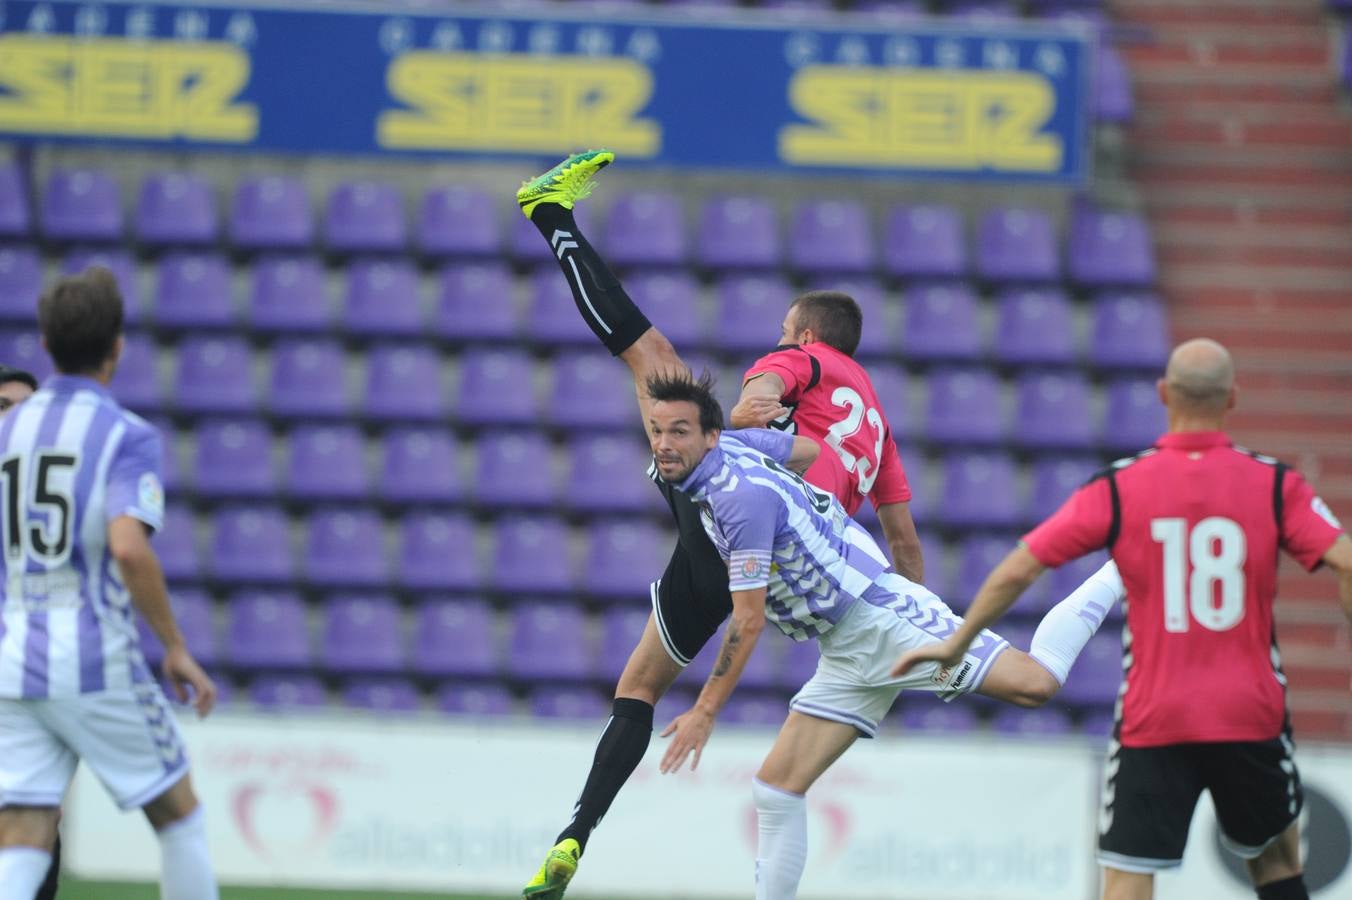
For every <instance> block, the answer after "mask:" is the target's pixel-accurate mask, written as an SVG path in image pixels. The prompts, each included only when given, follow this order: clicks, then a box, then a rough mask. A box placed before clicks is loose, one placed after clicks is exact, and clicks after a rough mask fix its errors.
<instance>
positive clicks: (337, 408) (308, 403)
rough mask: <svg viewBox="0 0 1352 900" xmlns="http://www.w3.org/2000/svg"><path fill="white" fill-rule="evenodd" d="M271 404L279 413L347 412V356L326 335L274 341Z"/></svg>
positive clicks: (319, 415) (343, 413) (344, 413)
mask: <svg viewBox="0 0 1352 900" xmlns="http://www.w3.org/2000/svg"><path fill="white" fill-rule="evenodd" d="M267 405H268V408H269V409H271V410H272V412H273V413H274V414H276V415H280V416H299V417H306V416H315V417H329V416H345V415H347V414H348V412H349V410H350V408H351V405H350V404H349V402H348V393H347V359H346V357H345V356H344V354H343V348H342V347H341V346H339V345H338V344H337V343H336V342H334V341H331V340H327V339H322V338H320V339H309V338H282V339H281V340H279V341H277V343H275V344H273V345H272V386H271V388H270V389H269V391H268V397H267Z"/></svg>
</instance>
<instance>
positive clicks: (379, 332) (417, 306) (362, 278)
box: [342, 259, 423, 337]
mask: <svg viewBox="0 0 1352 900" xmlns="http://www.w3.org/2000/svg"><path fill="white" fill-rule="evenodd" d="M342 326H343V329H344V330H346V331H348V332H350V333H351V334H353V335H355V336H358V337H364V336H372V337H388V336H394V337H409V336H412V335H417V334H421V333H422V330H423V314H422V302H421V300H420V299H419V298H418V273H417V272H416V271H415V270H414V268H413V266H412V265H411V264H410V263H409V262H407V261H406V260H402V259H358V260H354V261H352V262H351V263H349V264H348V267H347V295H346V300H345V305H344V307H343V315H342Z"/></svg>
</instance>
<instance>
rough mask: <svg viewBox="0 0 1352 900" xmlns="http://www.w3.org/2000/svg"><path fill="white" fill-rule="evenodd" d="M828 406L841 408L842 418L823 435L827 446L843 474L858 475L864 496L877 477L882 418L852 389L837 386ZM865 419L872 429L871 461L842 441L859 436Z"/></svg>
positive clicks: (860, 488)
mask: <svg viewBox="0 0 1352 900" xmlns="http://www.w3.org/2000/svg"><path fill="white" fill-rule="evenodd" d="M831 403H832V404H833V405H835V406H840V407H844V409H845V418H843V419H841V420H840V421H839V422H837V423H835V424H834V425H832V426H831V427H830V428H829V429H827V432H826V445H827V446H828V447H830V448H831V449H832V450H834V451H836V455H837V456H839V457H840V461H841V462H842V463H843V464H844V465H845V471H847V472H858V473H859V493H861V494H867V493H868V492H869V491H871V490H872V489H873V482H874V481H875V480H877V478H878V460H879V459H880V458H882V455H883V440H884V438H885V437H886V435H885V434H884V432H883V417H882V415H881V414H880V413H879V412H878V411H877V410H876V409H874V408H873V407H871V406H867V405H865V403H864V398H863V397H860V396H859V392H858V391H856V390H855V389H854V388H848V387H838V388H836V389H835V390H834V391H832V392H831ZM866 420H867V422H868V424H869V425H870V426H871V427H872V428H873V459H871V460H870V459H869V458H868V457H866V456H855V455H854V454H853V453H851V452H850V451H849V450H847V449H846V448H845V442H846V441H848V440H849V439H850V438H852V437H854V436H855V435H856V434H858V433H859V429H860V427H861V426H862V425H863V423H864V422H865V421H866Z"/></svg>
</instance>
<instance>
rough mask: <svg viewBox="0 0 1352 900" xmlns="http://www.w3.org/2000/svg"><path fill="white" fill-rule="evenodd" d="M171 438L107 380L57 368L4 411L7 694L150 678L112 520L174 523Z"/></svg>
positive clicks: (0, 653) (1, 624)
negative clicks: (112, 540) (169, 513)
mask: <svg viewBox="0 0 1352 900" xmlns="http://www.w3.org/2000/svg"><path fill="white" fill-rule="evenodd" d="M160 459H161V444H160V436H159V434H158V433H157V432H156V430H155V429H154V428H153V427H152V426H151V425H149V424H148V423H146V421H145V420H144V419H142V418H140V417H139V416H136V415H134V414H133V413H130V412H127V411H126V410H124V409H122V407H120V406H118V404H117V401H115V400H114V399H113V397H112V394H110V393H109V392H108V390H107V388H105V387H103V386H102V385H101V384H99V383H98V382H96V381H94V380H92V379H89V378H83V377H79V376H74V375H57V376H54V377H52V378H50V379H48V381H47V382H46V383H45V384H44V385H43V386H42V389H41V390H39V391H38V392H37V393H35V394H34V395H33V396H32V397H30V398H29V399H28V400H27V402H25V403H23V404H21V405H19V406H18V407H16V408H15V409H14V410H13V411H12V412H10V414H9V415H8V416H6V417H5V418H4V419H3V420H0V540H3V544H4V553H3V575H4V584H5V595H4V607H3V615H2V616H0V697H3V698H6V699H45V698H57V697H71V696H75V695H78V694H88V693H92V692H95V691H102V690H105V689H109V688H117V687H127V686H129V685H131V684H132V683H141V682H144V681H146V680H148V679H149V677H150V676H149V673H148V670H147V668H146V664H145V661H144V659H143V658H142V656H141V651H140V647H139V644H138V641H137V636H136V628H135V627H134V624H133V619H132V608H131V604H130V599H131V598H130V595H129V594H128V592H127V589H126V587H125V586H124V585H123V584H122V578H121V573H120V572H119V571H118V568H117V564H116V563H115V562H114V561H113V559H112V556H111V554H110V553H109V550H108V523H110V522H111V521H112V520H113V519H116V518H118V517H119V516H132V517H133V518H136V519H139V520H140V521H142V522H144V523H145V524H146V525H148V526H149V527H151V528H153V529H159V528H160V527H161V526H162V525H163V524H164V490H163V488H162V487H161V484H160Z"/></svg>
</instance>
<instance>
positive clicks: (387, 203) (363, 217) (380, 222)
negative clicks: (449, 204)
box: [324, 181, 406, 253]
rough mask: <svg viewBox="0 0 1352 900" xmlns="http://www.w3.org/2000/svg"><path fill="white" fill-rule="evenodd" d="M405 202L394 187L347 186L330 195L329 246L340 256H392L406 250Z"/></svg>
mask: <svg viewBox="0 0 1352 900" xmlns="http://www.w3.org/2000/svg"><path fill="white" fill-rule="evenodd" d="M405 228H406V225H405V222H404V200H403V198H402V197H400V196H399V190H398V188H396V187H395V186H394V185H391V184H386V183H384V182H379V181H350V182H344V183H343V184H340V185H338V186H337V187H335V188H334V189H333V193H331V194H330V195H329V205H328V208H327V209H326V210H325V214H324V236H325V242H326V243H327V244H328V247H329V249H330V250H336V251H338V252H340V253H363V252H369V253H391V252H394V251H397V250H402V249H403V248H404V239H405V234H404V232H405Z"/></svg>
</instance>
